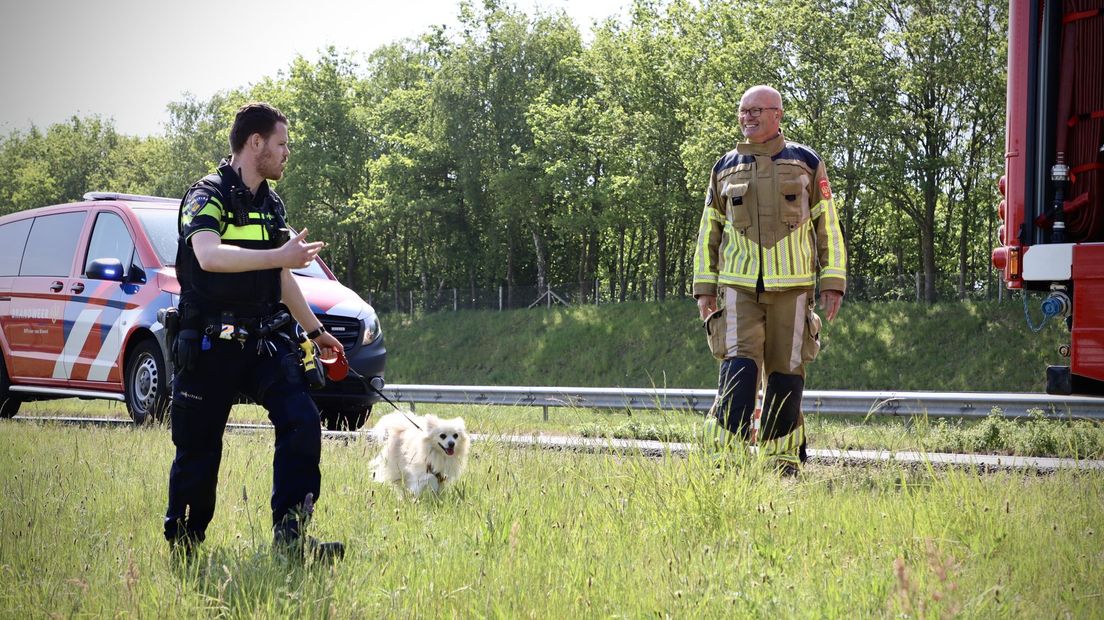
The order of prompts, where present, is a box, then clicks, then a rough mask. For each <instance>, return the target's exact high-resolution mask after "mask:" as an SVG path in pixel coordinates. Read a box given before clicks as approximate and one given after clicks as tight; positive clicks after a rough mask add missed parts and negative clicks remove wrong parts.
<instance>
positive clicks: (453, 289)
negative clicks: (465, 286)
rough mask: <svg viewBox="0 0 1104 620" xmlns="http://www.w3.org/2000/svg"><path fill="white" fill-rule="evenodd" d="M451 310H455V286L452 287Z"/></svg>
mask: <svg viewBox="0 0 1104 620" xmlns="http://www.w3.org/2000/svg"><path fill="white" fill-rule="evenodd" d="M452 311H453V312H456V287H453V288H452Z"/></svg>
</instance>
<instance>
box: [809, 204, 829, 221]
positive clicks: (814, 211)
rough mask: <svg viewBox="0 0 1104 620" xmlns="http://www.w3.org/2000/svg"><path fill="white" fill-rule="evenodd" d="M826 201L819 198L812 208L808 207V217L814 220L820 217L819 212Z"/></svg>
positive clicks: (822, 210) (822, 209)
mask: <svg viewBox="0 0 1104 620" xmlns="http://www.w3.org/2000/svg"><path fill="white" fill-rule="evenodd" d="M827 202H828V201H827V200H821V201H820V202H818V203H816V205H814V206H813V208H812V209H809V219H813V220H815V219H817V218H818V217H820V214H821V213H823V212H824V206H825V204H826V203H827Z"/></svg>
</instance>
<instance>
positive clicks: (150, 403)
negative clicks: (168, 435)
mask: <svg viewBox="0 0 1104 620" xmlns="http://www.w3.org/2000/svg"><path fill="white" fill-rule="evenodd" d="M126 407H127V412H128V413H129V414H130V419H131V420H134V423H135V424H144V423H146V422H148V421H150V420H154V421H157V422H160V421H161V420H163V419H165V414H166V413H167V412H168V410H169V376H168V374H167V373H166V371H165V360H163V359H161V348H160V347H158V346H157V342H156V341H154V340H152V339H146V340H143V341H142V342H139V343H138V346H136V347H134V350H133V351H132V352H131V354H130V358H129V359H128V360H127V365H126Z"/></svg>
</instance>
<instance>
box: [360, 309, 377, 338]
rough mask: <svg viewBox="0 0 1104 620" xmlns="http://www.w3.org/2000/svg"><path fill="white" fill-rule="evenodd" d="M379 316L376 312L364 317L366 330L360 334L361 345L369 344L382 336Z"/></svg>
mask: <svg viewBox="0 0 1104 620" xmlns="http://www.w3.org/2000/svg"><path fill="white" fill-rule="evenodd" d="M380 329H381V328H380V322H379V317H378V316H376V315H375V314H374V313H373V314H371V315H369V316H368V318H366V319H364V331H363V332H361V335H360V344H361V346H365V345H369V344H371V343H372V342H374V341H375V340H376V338H379V336H380Z"/></svg>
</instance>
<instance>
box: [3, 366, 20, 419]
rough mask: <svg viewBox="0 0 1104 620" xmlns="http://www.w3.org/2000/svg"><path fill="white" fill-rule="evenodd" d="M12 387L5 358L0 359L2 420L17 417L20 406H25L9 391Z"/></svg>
mask: <svg viewBox="0 0 1104 620" xmlns="http://www.w3.org/2000/svg"><path fill="white" fill-rule="evenodd" d="M10 385H11V381H10V380H9V379H8V369H7V368H6V367H5V366H4V360H3V358H0V418H13V417H15V414H17V413H19V406H20V405H22V404H23V401H22V400H19V399H18V398H16V397H14V396H12V395H11V392H9V391H8V386H10Z"/></svg>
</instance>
